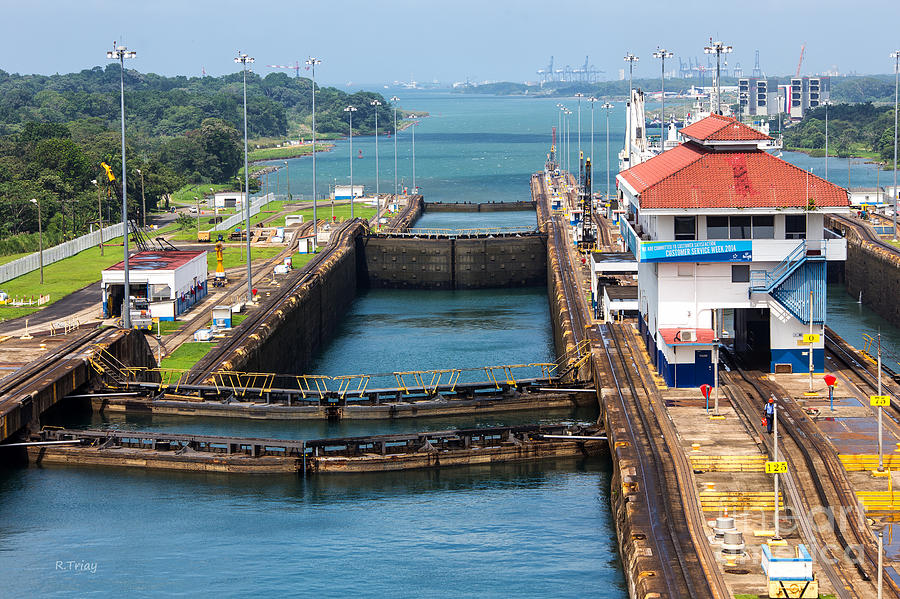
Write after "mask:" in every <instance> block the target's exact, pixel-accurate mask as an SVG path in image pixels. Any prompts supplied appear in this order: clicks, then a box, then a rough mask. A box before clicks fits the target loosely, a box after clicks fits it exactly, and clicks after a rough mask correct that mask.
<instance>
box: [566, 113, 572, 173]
mask: <svg viewBox="0 0 900 599" xmlns="http://www.w3.org/2000/svg"><path fill="white" fill-rule="evenodd" d="M570 116H572V111H571V110H569V109H566V170H567V171H568V172H569V174H571V173H572V138H571V136H570V133H571V131H572V128H571V122H570V121H569V117H570Z"/></svg>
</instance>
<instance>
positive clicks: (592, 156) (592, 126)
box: [588, 96, 598, 181]
mask: <svg viewBox="0 0 900 599" xmlns="http://www.w3.org/2000/svg"><path fill="white" fill-rule="evenodd" d="M588 102H590V103H591V181H593V180H594V104H595V103H597V102H598V100H597V98H595V97H594V96H591V97H590V98H588Z"/></svg>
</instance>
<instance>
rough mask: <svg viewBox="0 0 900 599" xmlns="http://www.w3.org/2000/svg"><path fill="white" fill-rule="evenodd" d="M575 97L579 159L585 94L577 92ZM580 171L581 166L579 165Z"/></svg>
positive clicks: (579, 155)
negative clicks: (576, 100)
mask: <svg viewBox="0 0 900 599" xmlns="http://www.w3.org/2000/svg"><path fill="white" fill-rule="evenodd" d="M575 97H576V98H578V157H579V159H580V158H581V99H582V98H583V97H584V94H583V93H581V92H577V93H576V94H575ZM579 170H580V165H579Z"/></svg>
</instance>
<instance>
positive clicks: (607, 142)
mask: <svg viewBox="0 0 900 599" xmlns="http://www.w3.org/2000/svg"><path fill="white" fill-rule="evenodd" d="M612 107H613V105H612V104H610V103H609V102H604V103H603V106H601V108H605V109H606V201H607V203H610V206H612V204H611V202H612V200H610V199H609V192H610V188H609V109H610V108H612ZM607 216H609V213H608V212H607Z"/></svg>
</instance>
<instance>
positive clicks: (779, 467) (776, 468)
mask: <svg viewBox="0 0 900 599" xmlns="http://www.w3.org/2000/svg"><path fill="white" fill-rule="evenodd" d="M786 472H787V462H766V474H785V473H786Z"/></svg>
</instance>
